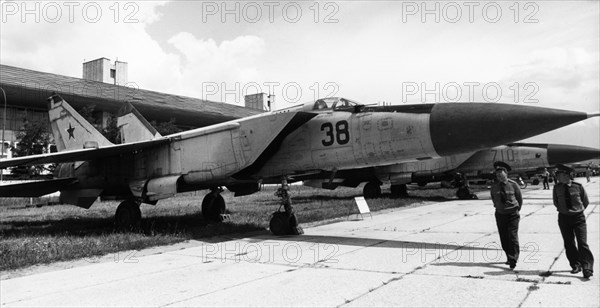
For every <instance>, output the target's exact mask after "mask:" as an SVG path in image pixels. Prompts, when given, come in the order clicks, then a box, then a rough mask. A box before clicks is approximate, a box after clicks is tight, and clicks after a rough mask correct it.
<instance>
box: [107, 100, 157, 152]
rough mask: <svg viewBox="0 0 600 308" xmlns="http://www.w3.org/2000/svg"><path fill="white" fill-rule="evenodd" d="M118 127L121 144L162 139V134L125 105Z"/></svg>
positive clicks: (130, 107)
mask: <svg viewBox="0 0 600 308" xmlns="http://www.w3.org/2000/svg"><path fill="white" fill-rule="evenodd" d="M117 127H119V131H120V132H121V142H122V143H128V142H136V141H144V140H150V139H154V138H158V137H161V135H160V133H159V132H158V131H157V130H156V129H155V128H154V127H152V125H151V124H150V123H149V122H148V121H147V120H146V119H145V118H144V116H142V114H141V113H140V112H139V111H138V110H137V109H135V107H134V106H133V105H132V104H131V103H125V105H124V106H123V107H121V109H120V110H119V114H118V116H117Z"/></svg>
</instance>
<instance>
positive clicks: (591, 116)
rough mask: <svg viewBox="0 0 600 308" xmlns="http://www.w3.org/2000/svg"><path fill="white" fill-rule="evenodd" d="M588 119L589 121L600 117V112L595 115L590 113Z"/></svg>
mask: <svg viewBox="0 0 600 308" xmlns="http://www.w3.org/2000/svg"><path fill="white" fill-rule="evenodd" d="M587 117H588V119H589V118H594V117H600V112H599V111H596V112H594V113H588V115H587Z"/></svg>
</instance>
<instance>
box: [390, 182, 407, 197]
mask: <svg viewBox="0 0 600 308" xmlns="http://www.w3.org/2000/svg"><path fill="white" fill-rule="evenodd" d="M390 192H391V193H392V196H393V197H407V196H408V191H407V190H406V184H400V185H392V186H390Z"/></svg>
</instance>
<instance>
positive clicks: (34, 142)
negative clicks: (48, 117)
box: [11, 121, 50, 177]
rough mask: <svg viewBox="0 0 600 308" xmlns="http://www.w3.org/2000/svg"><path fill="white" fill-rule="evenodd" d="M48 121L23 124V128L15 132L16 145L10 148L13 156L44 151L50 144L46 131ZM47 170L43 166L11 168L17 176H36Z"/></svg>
mask: <svg viewBox="0 0 600 308" xmlns="http://www.w3.org/2000/svg"><path fill="white" fill-rule="evenodd" d="M47 127H48V123H46V122H42V121H39V122H37V121H36V122H28V121H25V122H24V124H23V130H21V131H19V132H18V133H17V136H16V137H17V142H18V143H17V145H16V146H13V147H12V148H11V151H12V153H13V156H14V157H19V156H27V155H36V154H43V153H46V151H47V149H48V145H49V144H50V134H49V133H48V128H47ZM44 170H47V168H46V167H44V166H33V167H17V168H13V169H12V173H13V174H14V175H19V176H29V177H31V176H37V175H40V174H41V173H42V171H44Z"/></svg>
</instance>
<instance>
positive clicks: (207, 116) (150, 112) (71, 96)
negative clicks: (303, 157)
mask: <svg viewBox="0 0 600 308" xmlns="http://www.w3.org/2000/svg"><path fill="white" fill-rule="evenodd" d="M82 75H83V77H84V78H74V77H68V76H62V75H57V74H51V73H45V72H39V71H34V70H29V69H23V68H19V67H14V66H8V65H0V88H2V89H3V90H4V92H5V93H6V101H4V99H3V97H2V96H1V95H2V93H0V100H2V102H1V103H0V129H3V128H5V130H4V129H3V133H4V143H5V145H10V144H12V142H14V141H15V132H17V131H18V130H20V129H21V128H22V126H23V123H24V120H27V121H44V122H48V114H47V110H48V107H47V98H48V97H49V96H50V95H51V94H52V92H56V93H58V94H60V95H61V96H62V97H63V98H64V99H65V100H66V101H67V102H69V104H71V105H72V106H73V107H74V108H75V109H76V110H80V109H82V108H83V107H85V106H90V105H95V110H96V111H99V112H102V118H103V119H105V118H107V115H108V114H109V113H113V114H116V113H117V111H118V110H119V109H120V108H121V106H122V104H123V103H124V102H130V103H132V104H133V105H134V106H135V107H136V108H137V109H138V110H139V111H140V112H141V113H142V114H143V115H144V116H145V117H146V118H147V119H148V120H149V121H152V120H155V121H157V122H166V121H169V120H171V118H174V119H175V125H177V126H179V127H181V128H196V127H203V126H207V125H211V124H216V123H221V122H225V121H229V120H233V119H236V118H241V117H246V116H250V115H254V114H258V113H260V112H264V107H263V110H260V106H268V105H270V103H269V102H265V103H260V102H257V99H258V100H261V99H267V98H268V97H269V96H267V95H264V94H262V93H259V94H254V95H249V96H248V97H246V102H247V104H246V105H247V106H248V107H241V106H236V105H231V104H226V103H219V102H213V101H207V100H202V99H197V98H192V97H186V96H180V95H173V94H167V93H160V92H155V91H149V90H143V89H136V88H132V87H129V86H125V85H126V84H127V63H126V62H119V61H116V62H115V63H114V64H112V63H110V60H109V59H106V58H100V59H96V60H93V61H89V62H85V63H84V64H83V74H82ZM0 92H2V91H0ZM4 104H6V105H4ZM249 107H253V108H249ZM4 119H6V123H4ZM7 152H8V147H7V146H5V151H4V153H0V154H1V155H0V157H7V156H8V153H7Z"/></svg>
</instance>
